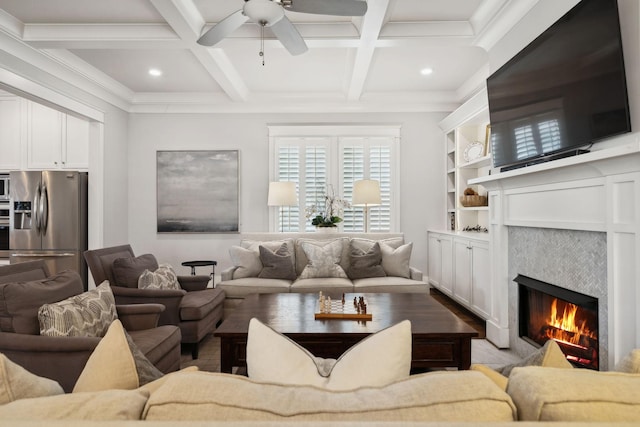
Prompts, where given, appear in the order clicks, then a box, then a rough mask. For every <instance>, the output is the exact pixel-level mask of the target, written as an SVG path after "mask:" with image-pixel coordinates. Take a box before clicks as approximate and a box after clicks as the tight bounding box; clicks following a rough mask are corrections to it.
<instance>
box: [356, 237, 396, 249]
mask: <svg viewBox="0 0 640 427" xmlns="http://www.w3.org/2000/svg"><path fill="white" fill-rule="evenodd" d="M376 243H379V244H382V243H384V244H386V245H388V246H391V247H392V248H393V249H397V248H399V247H400V246H402V245H404V238H403V237H401V236H398V237H389V238H388V239H380V240H371V239H363V238H361V237H352V238H351V240H350V241H349V244H350V245H352V246H353V247H356V248H358V249H362V250H363V251H364V252H367V251H368V250H369V249H371V247H372V246H373V245H374V244H376Z"/></svg>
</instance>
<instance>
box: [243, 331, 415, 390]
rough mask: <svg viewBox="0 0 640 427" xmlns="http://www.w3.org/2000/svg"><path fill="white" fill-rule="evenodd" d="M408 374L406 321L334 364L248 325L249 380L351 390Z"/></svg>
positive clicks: (290, 342) (367, 341) (408, 358)
mask: <svg viewBox="0 0 640 427" xmlns="http://www.w3.org/2000/svg"><path fill="white" fill-rule="evenodd" d="M410 369H411V322H409V321H408V320H404V321H402V322H400V323H398V324H396V325H394V326H391V327H389V328H386V329H383V330H382V331H379V332H377V333H375V334H372V335H370V336H368V337H367V338H365V339H363V340H362V341H360V342H359V343H357V344H356V345H354V346H353V347H351V348H350V349H349V350H347V351H346V352H345V353H344V354H342V356H340V358H338V359H337V360H333V359H322V358H317V357H314V356H313V355H312V354H311V353H310V352H309V351H308V350H306V349H305V348H303V347H301V346H300V345H298V344H296V343H295V342H293V341H292V340H291V339H289V338H287V337H286V336H284V335H282V334H279V333H278V332H276V331H274V330H273V329H271V328H269V327H268V326H266V325H264V324H263V323H261V322H260V321H259V320H258V319H255V318H253V319H251V321H250V322H249V331H248V336H247V374H248V376H249V378H251V379H252V380H256V381H261V382H275V383H280V384H290V385H312V386H316V387H323V388H327V389H331V390H352V389H356V388H359V387H380V386H384V385H387V384H390V383H392V382H395V381H397V380H400V379H403V378H407V377H408V376H409V371H410Z"/></svg>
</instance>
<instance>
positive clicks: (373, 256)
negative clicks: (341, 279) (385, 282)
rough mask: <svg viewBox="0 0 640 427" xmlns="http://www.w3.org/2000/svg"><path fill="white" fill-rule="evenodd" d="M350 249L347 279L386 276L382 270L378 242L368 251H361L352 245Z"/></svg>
mask: <svg viewBox="0 0 640 427" xmlns="http://www.w3.org/2000/svg"><path fill="white" fill-rule="evenodd" d="M350 247H351V258H350V263H349V270H348V271H347V274H348V275H349V279H365V278H367V277H385V276H386V275H387V274H386V273H385V272H384V268H382V264H381V263H382V252H381V251H380V244H379V243H378V242H375V243H374V244H373V245H372V246H371V249H369V250H368V251H363V250H362V249H360V248H358V247H356V246H354V245H353V244H351V245H350Z"/></svg>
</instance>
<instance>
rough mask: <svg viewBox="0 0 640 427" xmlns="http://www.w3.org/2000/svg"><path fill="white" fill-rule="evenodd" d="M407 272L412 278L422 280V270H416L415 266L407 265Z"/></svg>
mask: <svg viewBox="0 0 640 427" xmlns="http://www.w3.org/2000/svg"><path fill="white" fill-rule="evenodd" d="M409 273H410V276H411V278H412V279H413V280H420V281H422V271H420V270H418V269H417V268H415V267H409Z"/></svg>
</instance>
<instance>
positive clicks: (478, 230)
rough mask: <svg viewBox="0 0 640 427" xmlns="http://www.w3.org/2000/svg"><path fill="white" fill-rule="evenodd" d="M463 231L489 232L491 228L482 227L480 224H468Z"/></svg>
mask: <svg viewBox="0 0 640 427" xmlns="http://www.w3.org/2000/svg"><path fill="white" fill-rule="evenodd" d="M462 231H475V232H477V233H488V232H489V230H487V229H486V228H485V227H481V226H480V225H476V226H475V227H471V226H469V225H467V226H466V227H465V228H463V229H462Z"/></svg>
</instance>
